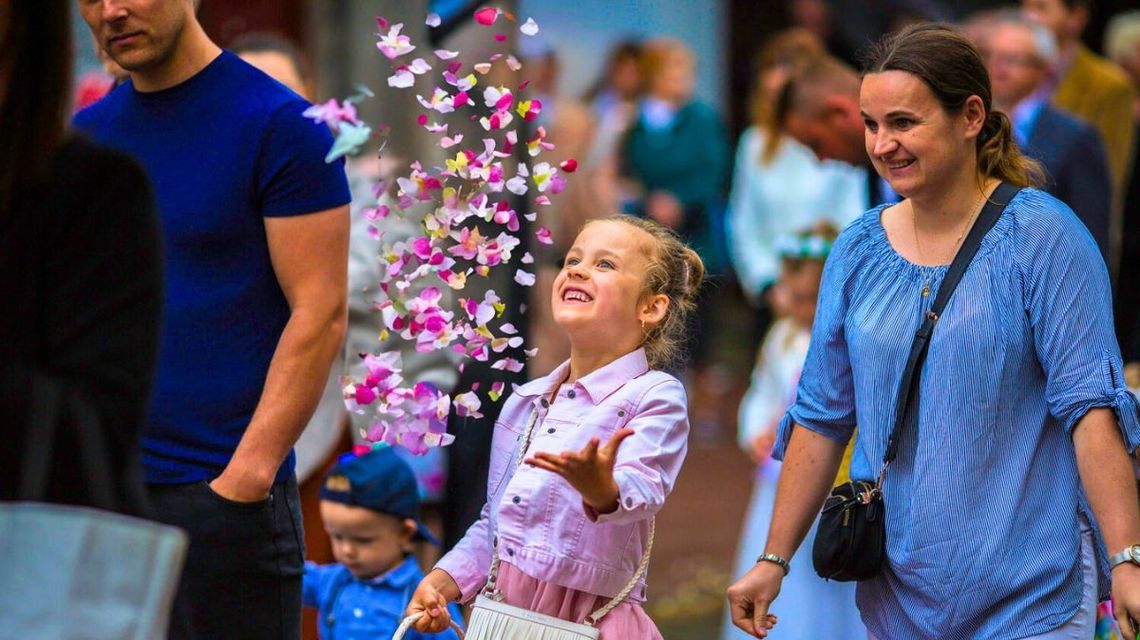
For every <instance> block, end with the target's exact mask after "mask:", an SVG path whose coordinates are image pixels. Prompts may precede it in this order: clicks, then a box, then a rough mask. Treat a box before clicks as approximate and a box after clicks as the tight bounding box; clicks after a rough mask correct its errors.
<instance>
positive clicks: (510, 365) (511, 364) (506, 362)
mask: <svg viewBox="0 0 1140 640" xmlns="http://www.w3.org/2000/svg"><path fill="white" fill-rule="evenodd" d="M491 368H492V369H499V370H500V371H501V370H504V369H505V370H507V371H511V372H514V373H518V372H519V371H522V370H523V363H521V362H519V361H518V360H515V359H514V358H503V359H502V360H497V361H495V362H493V363H491Z"/></svg>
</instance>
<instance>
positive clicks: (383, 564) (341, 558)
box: [303, 447, 459, 640]
mask: <svg viewBox="0 0 1140 640" xmlns="http://www.w3.org/2000/svg"><path fill="white" fill-rule="evenodd" d="M418 512H419V490H418V489H417V486H416V479H415V476H414V475H413V473H412V469H411V467H409V466H408V464H407V463H406V462H404V461H403V460H402V459H401V458H400V457H399V456H398V455H397V454H396V452H395V451H394V450H393V449H391V448H390V447H383V448H379V449H374V450H372V451H370V452H368V453H366V454H364V455H362V456H356V455H354V454H352V453H348V454H345V455H344V456H342V457H341V458H340V461H339V462H338V463H337V465H336V466H335V467H333V468H332V470H331V471H329V473H328V475H326V476H325V480H324V484H323V485H322V486H321V519H322V520H323V521H324V525H325V530H326V531H327V532H328V534H329V539H330V541H331V542H332V550H333V556H334V557H335V558H336V560H337V562H336V564H330V565H324V566H317V565H316V564H313V563H311V562H307V563H305V576H304V592H303V602H304V605H305V606H307V607H314V608H316V609H317V610H318V611H319V614H320V618H319V625H320V633H321V638H322V639H323V640H332V639H334V638H391V637H392V635H393V634H394V633H395V631H396V627H398V626H399V625H400V621H401V619H402V618H403V613H404V609H405V608H406V607H407V606H408V602H409V601H410V600H411V598H412V593H413V592H414V590H415V588H416V585H417V584H418V583H419V582H420V580H421V579H422V578H423V572H422V571H421V570H420V567H419V565H418V564H417V563H416V559H415V557H414V556H413V555H412V553H413V551H414V544H415V542H416V541H427V542H430V543H432V544H435V545H437V546H438V545H439V541H438V540H437V539H436V538H435V536H433V535H432V534H431V532H429V531H428V530H427V528H425V527H424V526H423V524H422V523H421V522H419V520H418ZM450 615H452V616H455V617H456V620H458V619H459V618H458V616H459V609H458V607H455V606H453V607H452V608H451V612H450ZM423 637H424V636H421V635H419V634H417V633H414V632H409V633H408V634H407V635H406V636H405V639H406V640H411V639H412V638H423ZM430 637H432V638H440V639H445V638H450V639H453V640H454V639H455V638H456V634H455V632H454V631H452V630H445V631H444V632H443V633H439V634H438V635H432V636H430Z"/></svg>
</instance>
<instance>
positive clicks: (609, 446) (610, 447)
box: [525, 427, 633, 513]
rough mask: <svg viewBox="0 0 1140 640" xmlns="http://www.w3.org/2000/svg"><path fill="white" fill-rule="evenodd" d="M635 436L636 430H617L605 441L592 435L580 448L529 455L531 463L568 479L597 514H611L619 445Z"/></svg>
mask: <svg viewBox="0 0 1140 640" xmlns="http://www.w3.org/2000/svg"><path fill="white" fill-rule="evenodd" d="M631 435H633V429H630V428H628V427H627V428H625V429H618V430H617V431H615V432H614V434H613V435H612V436H610V439H609V440H606V443H605V444H603V445H600V446H599V443H600V442H601V441H600V440H599V439H598V438H596V437H595V438H590V441H589V442H588V443H586V446H585V447H583V448H582V450H581V451H563V452H562V453H547V452H545V451H541V452H539V453H536V454H534V455H533V456H531V457H530V458H527V459H526V460H525V462H526V463H527V464H529V465H532V466H535V467H538V468H539V469H546V470H547V471H552V472H554V473H557V474H558V475H560V476H562V477H563V478H566V481H567V482H569V483H570V486H572V487H574V488H575V489H576V490H577V491H578V493H580V494H582V501H583V502H585V503H586V504H588V505H590V507H592V508H593V509H594V510H595V511H597V512H598V513H610V512H612V511H615V510H616V509H617V507H618V497H619V495H620V492H619V491H618V486H617V483H616V482H614V460H615V459H616V458H617V450H618V445H620V444H621V441H622V440H625V439H626V438H628V437H629V436H631Z"/></svg>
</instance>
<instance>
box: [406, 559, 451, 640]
mask: <svg viewBox="0 0 1140 640" xmlns="http://www.w3.org/2000/svg"><path fill="white" fill-rule="evenodd" d="M447 592H451V593H454V594H455V597H453V598H452V599H453V600H454V599H457V598H458V597H459V596H458V594H459V586H458V585H456V584H455V581H454V580H452V579H451V576H449V575H448V574H447V572H445V571H440V570H439V569H434V570H433V571H432V572H431V573H429V574H428V575H426V576H424V579H423V580H421V581H420V584H419V586H417V587H416V591H415V593H413V594H412V601H411V602H409V603H408V608H407V609H406V610H405V611H404V616H410V615H412V614H415V613H423V614H424V615H423V617H421V618H420V619H419V620H416V621H415V623H414V624H413V625H412V627H413V628H414V629H415V630H416V631H419V632H420V633H439V632H441V631H446V630H447V628H448V627H449V626H450V625H451V613H450V612H449V611H448V610H447V601H448V597H447Z"/></svg>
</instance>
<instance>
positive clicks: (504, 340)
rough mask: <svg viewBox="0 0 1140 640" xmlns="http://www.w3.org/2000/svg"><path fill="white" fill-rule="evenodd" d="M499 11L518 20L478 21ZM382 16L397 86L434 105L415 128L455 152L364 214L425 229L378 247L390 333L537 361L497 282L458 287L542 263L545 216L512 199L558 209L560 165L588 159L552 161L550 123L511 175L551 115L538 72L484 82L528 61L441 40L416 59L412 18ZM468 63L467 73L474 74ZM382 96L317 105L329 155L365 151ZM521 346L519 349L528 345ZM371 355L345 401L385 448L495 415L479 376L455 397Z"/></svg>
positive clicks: (492, 359)
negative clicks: (469, 55) (366, 111)
mask: <svg viewBox="0 0 1140 640" xmlns="http://www.w3.org/2000/svg"><path fill="white" fill-rule="evenodd" d="M500 17H503V18H504V19H506V20H508V21H511V22H516V20H515V17H514V16H513V15H511V14H510V13H508V12H505V11H502V10H501V9H498V8H496V7H483V8H480V9H478V10H477V11H475V12H474V14H473V16H472V18H473V19H474V21H475V22H476V23H477V24H480V25H483V26H488V27H489V26H492V25H494V24H495V23H496V22H497V21H498V19H499V18H500ZM441 22H442V21H441V19H440V17H439V16H438V15H437V14H429V15H428V16H427V17H426V19H425V21H424V24H425V25H427V26H428V27H431V28H434V27H438V26H440V24H441ZM376 25H377V29H378V32H377V34H376V35H377V41H376V48H377V50H378V51H379V52H380V54H381V55H383V56H384V58H386V59H387V60H390V61H391V68H390V71H389V74H388V77H387V84H388V86H390V87H392V88H394V89H401V90H403V89H413V95H414V99H415V101H416V103H418V104H419V105H420V106H422V107H423V109H424V110H425V112H420V113H418V114H417V116H416V119H415V123H416V125H417V126H418V127H422V128H423V130H425V131H426V132H427V133H429V134H432V135H433V139H434V140H435V141H436V144H437V145H438V146H439V148H440V149H443V150H446V155H445V158H444V161H443V165H442V166H426V165H427V164H428V163H421V162H412V163H411V164H410V165H409V167H408V169H409V170H408V172H407V173H405V174H403V175H400V176H398V177H397V178H396V179H395V180H394V183H395V184H394V188H390V187H389V186H388V185H387V184H382V185H376V187H375V188H374V189H373V192H374V194H375V195H376V197H377V198H379V197H380V195H381V194H384V193H386V192H391V193H393V197H394V199H395V204H392V205H391V206H390V204H380V203H379V202H377V203H376V204H375V206H371V207H365V208H364V209H363V213H362V215H364V216H365V217H366V218H367V220H368V221H369V222H374V223H377V224H380V223H381V221H383V220H385V219H387V218H390V217H401V218H405V219H408V220H410V221H414V222H417V223H418V227H419V229H420V234H419V235H417V236H414V237H411V238H403V239H401V240H399V241H396V242H390V243H387V244H384V245H382V249H381V252H380V254H379V256H378V259H379V261H380V264H381V267H382V268H381V279H380V282H378V283H376V285H377V286H376V287H375V289H376V290H377V292H378V300H377V302H376V305H375V309H376V311H377V313H379V314H380V315H381V317H382V319H383V323H384V329H383V331H382V334H381V337H382V338H386V337H396V338H399V339H401V340H404V341H406V342H407V343H408V344H410V345H412V346H413V347H414V348H415V349H416V350H417V351H421V352H427V351H436V350H440V349H450V350H452V351H454V352H456V353H458V354H461V355H462V357H463V362H461V363H460V365H459V366H460V368H461V369H462V368H463V367H465V366H466V363H467V362H469V361H472V360H473V361H477V362H482V363H486V364H487V365H488V366H489V367H490V368H491V369H492V370H496V371H504V372H514V373H517V372H519V371H521V370H522V369H523V366H524V361H523V360H519V359H517V358H515V357H511V355H509V352H508V350H520V351H521V354H522V355H524V356H525V357H526V358H531V357H533V356H534V355H535V353H537V349H533V348H532V349H526V348H525V345H524V342H523V338H522V336H520V335H518V329H517V328H516V327H515V326H514V325H513V324H511V323H509V322H505V321H504V317H503V314H504V311H505V310H506V306H505V304H504V302H503V301H502V299H500V297H499V296H498V295H497V294H496V293H495V291H494V290H489V291H485V292H484V293H483V297H482V298H481V299H480V298H475V297H459V296H462V295H463V292H464V291H465V289H466V287H467V284H468V283H469V282H470V281H471V279H472V278H485V277H487V276H489V275H490V273H491V270H492V269H495V268H499V267H503V266H507V265H515V264H518V263H521V264H524V265H532V264H534V262H535V260H534V257H533V256H532V255H531V254H530V253H527V252H525V247H524V246H523V241H522V239H520V238H519V237H518V235H517V234H518V233H519V232H520V231H521V228H522V227H521V220H523V219H525V220H526V221H529V222H534V221H535V219H536V214H535V213H534V212H533V211H530V212H525V215H524V214H523V213H520V212H518V211H516V210H515V209H514V207H513V206H512V204H511V203H512V202H513V200H512V199H513V198H515V197H516V196H523V195H527V194H529V193H530V192H531V191H532V190H533V191H534V193H533V194H532V195H533V197H534V203H535V204H536V205H546V204H549V203H550V196H552V195H556V194H558V193H559V192H561V191H562V189H563V188H564V186H565V179H564V178H563V176H562V175H561V174H570V173H573V172H574V171H575V170H576V169H577V162H576V161H575V160H573V159H570V160H566V161H563V162H562V163H560V164H557V165H552V164H551V163H550V162H542V161H540V160H539V158H540V156H542V154H544V153H546V152H548V151H550V150H552V149H553V148H554V145H553V144H550V143H549V142H547V141H546V139H545V138H546V132H545V130H544V129H543V128H542V127H537V128H535V129H534V132H533V133H531V134H528V135H529V139H525V141H524V142H525V153H523V154H522V155H523V156H524V160H525V161H520V162H518V163H517V165H516V164H515V163H511V164H510V165H508V166H509V167H510V173H508V171H507V170H506V169H504V166H503V160H504V159H508V158H513V157H515V154H516V149H517V148H518V145H519V144H520V141H521V140H520V135H519V129H518V127H521V126H523V123H527V122H531V121H534V120H535V119H537V118H538V117H539V115H540V114H541V113H542V103H541V102H540V101H539V100H536V99H533V98H528V97H526V96H525V95H523V94H522V92H523V90H524V89H525V88H526V86H527V80H526V79H522V80H521V81H520V82H519V83H518V85H517V89H510V88H507V87H503V86H482V85H481V76H483V75H485V74H487V73H488V72H490V70H491V68H492V66H493V64H495V63H497V62H499V61H502V63H503V64H505V65H506V66H507V68H508V69H509V70H510V71H512V72H518V71H520V70H522V64H521V63H520V62H519V61H518V59H517V58H515V56H513V55H511V54H510V53H509V52H505V51H504V52H499V53H495V54H494V55H492V56H490V58H489V59H487V60H484V61H480V62H477V63H475V64H471V65H470V66H468V65H467V63H465V62H464V61H463V60H462V59H461V53H460V52H458V51H450V50H447V49H435V50H433V51H432V55H433V56H434V60H438V61H439V63H438V64H437V65H433V64H432V63H431V62H429V60H428V59H425V58H415V59H413V60H411V61H410V62H408V61H407V59H406V58H404V56H406V55H407V54H409V53H411V52H412V51H415V50H416V45H415V43H413V41H412V38H411V37H410V36H408V35H406V34H404V33H402V30H403V27H404V25H403V24H402V23H395V24H392V23H390V22H389V21H388V20H387V19H385V18H383V17H378V18H377V19H376ZM538 30H539V28H538V25H537V24H536V23H535V22H534V20H533V19H529V18H528V19H527V20H526V22H525V23H523V24H521V25H519V31H520V32H522V33H523V34H524V35H527V36H533V35H535V34H536V33H538ZM487 37H488V38H489V39H490V40H493V41H495V42H501V41H502V40H505V39H506V36H505V34H504V33H502V32H501V31H500V30H496V32H494V33H491V32H489V33H488V34H487ZM437 66H438V68H436V67H437ZM465 67H466V69H468V70H469V71H464V69H465ZM417 84H419V85H420V87H421V88H420V90H419V91H418V92H417V91H415V90H414V87H415V86H416V85H417ZM512 84H514V81H512ZM371 96H372V93H371V91H368V90H367V89H364V88H361V90H360V93H358V94H357V95H355V96H353V97H351V98H348V99H346V100H344V101H343V102H338V101H336V100H329V101H328V102H325V103H323V104H320V105H314V106H312V107H310V108H309V109H308V110H306V111H305V114H304V115H305V117H306V118H309V119H311V120H313V121H314V122H317V123H321V124H323V125H327V126H329V127H330V128H331V129H332V131H333V133H334V135H335V141H334V144H333V147H332V148H331V149H330V150H329V152H328V156H327V159H328V160H329V161H330V162H331V161H333V160H335V159H336V158H339V157H341V156H345V155H351V154H356V153H359V152H360V151H361V149H362V148H363V147H364V145H366V144H368V142H369V140H370V139H372V137H373V136H374V135H375V134H374V133H373V131H372V129H371V128H370V127H369V126H368V124H366V123H365V122H363V121H362V120H361V119H360V117H359V115H358V113H357V110H356V106H355V105H356V103H358V102H360V101H361V100H363V99H364V98H365V97H371ZM448 118H454V119H457V120H460V119H461V120H460V122H462V121H467V120H471V121H474V122H477V123H479V125H480V126H481V127H482V129H483V131H484V132H486V135H484V136H482V137H479V136H473V137H476V138H478V139H477V140H474V141H473V142H474V144H472V142H469V141H467V140H465V138H464V136H463V134H461V133H458V132H449V122H448ZM528 129H529V127H528ZM386 131H387V127H386V126H385V127H381V128H380V133H379V134H378V135H379V137H380V138H381V139H383V138H384V137H385V135H386ZM449 133H450V135H449ZM523 137H524V138H526V136H523ZM465 142H466V143H467V144H466V145H465V144H464V143H465ZM381 144H383V143H381ZM468 145H469V146H468ZM381 148H382V147H381ZM420 205H426V207H422V206H420ZM413 207H415V209H414V210H413V209H412V208H413ZM425 211H426V212H425ZM369 233H370V234H371V235H372V236H373V237H375V238H378V239H382V238H383V233H382V232H380V231H379V229H377V227H376V226H370V227H369ZM535 240H536V241H537V242H538V243H541V244H551V243H552V242H553V240H552V238H551V234H550V230H549V229H547V228H545V227H543V228H540V229H538V230H537V231H535ZM520 254H521V255H520ZM513 270H514V277H513V280H514V282H515V283H517V284H519V285H521V286H524V287H530V286H533V285H534V284H535V281H536V278H535V274H534V273H533V272H532V271H527V270H524V269H521V268H518V267H517V266H513ZM370 288H371V287H370ZM449 290H450V291H454V292H456V296H457V297H456V302H455V304H453V305H452V304H448V303H447V300H448V296H445V295H444V292H445V291H449ZM514 353H515V354H516V355H519V351H515V352H514ZM361 357H362V358H363V364H364V366H365V369H366V370H367V374H366V375H365V376H364V377H363V379H354V378H350V377H345V378H344V379H342V386H343V396H344V400H345V405H346V407H347V408H348V410H349V411H351V412H353V413H356V414H361V415H367V416H369V419H370V426H369V428H368V429H366V430H364V433H365V437H366V438H367V439H368V440H370V441H372V442H374V443H381V442H382V443H386V444H390V445H400V446H404V447H406V448H408V449H409V450H410V451H412V452H414V453H425V452H427V451H428V450H429V449H431V448H433V447H441V446H447V445H448V444H451V442H452V441H453V440H454V436H452V435H451V434H448V433H447V429H446V427H447V419H448V416H449V415H451V414H452V413H454V415H456V416H459V417H463V418H479V417H482V415H483V414H482V413H481V409H482V402H481V400H480V396H479V393H478V387H477V385H476V386H473V388H471V389H468V390H457V392H456V393H455V395H454V396H449V395H448V394H446V393H444V392H442V391H441V390H439V389H438V388H436V387H434V386H433V385H431V384H428V383H419V384H415V385H411V386H409V384H408V383H407V381H405V380H404V378H403V362H402V358H401V356H400V353H399V351H388V352H384V353H377V354H361ZM504 389H505V383H504V382H503V381H501V380H500V381H495V382H493V383H491V385H490V388H489V389H487V390H486V391H485V392H484V393H486V397H487V398H488V399H489V400H490V401H492V402H497V401H499V399H500V398H501V397H502V395H503V392H504ZM365 446H368V445H365Z"/></svg>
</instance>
